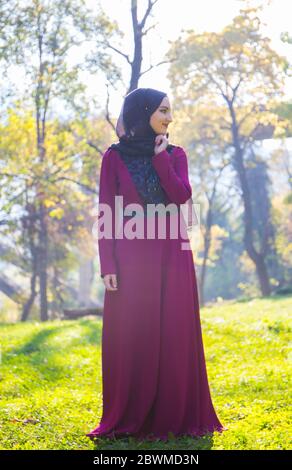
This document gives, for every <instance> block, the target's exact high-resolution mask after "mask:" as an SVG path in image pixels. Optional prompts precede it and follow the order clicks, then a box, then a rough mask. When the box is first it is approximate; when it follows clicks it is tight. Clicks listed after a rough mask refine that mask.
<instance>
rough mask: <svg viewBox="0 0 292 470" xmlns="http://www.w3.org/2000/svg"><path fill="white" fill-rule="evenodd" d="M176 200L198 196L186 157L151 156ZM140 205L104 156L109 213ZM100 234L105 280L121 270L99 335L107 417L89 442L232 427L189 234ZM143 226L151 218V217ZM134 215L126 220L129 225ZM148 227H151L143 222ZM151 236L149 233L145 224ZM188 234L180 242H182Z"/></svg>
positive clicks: (103, 199) (118, 165)
mask: <svg viewBox="0 0 292 470" xmlns="http://www.w3.org/2000/svg"><path fill="white" fill-rule="evenodd" d="M152 163H153V165H154V167H155V170H156V171H157V173H158V175H159V179H160V182H161V185H162V187H163V189H164V190H165V192H166V194H167V196H168V198H169V201H170V202H173V203H175V205H177V207H179V205H180V204H183V203H185V202H186V201H187V200H188V199H189V198H190V196H191V193H192V188H191V186H190V183H189V178H188V163H187V156H186V153H185V151H184V149H183V148H182V147H178V146H176V147H175V148H174V150H173V152H172V153H171V154H169V153H168V152H167V151H166V150H164V151H162V152H160V153H159V154H157V155H154V156H153V157H152ZM115 195H122V196H123V206H124V207H125V206H126V205H128V204H130V203H138V204H142V200H141V198H140V196H139V194H138V192H137V190H136V187H135V185H134V182H133V180H132V179H131V175H130V172H129V171H128V168H127V166H126V165H125V163H124V162H123V160H122V159H121V157H120V154H119V153H118V151H117V150H114V149H108V150H107V151H106V152H105V154H104V156H103V159H102V166H101V173H100V193H99V202H100V203H107V204H109V205H110V207H111V208H112V222H113V227H114V223H115V222H114V220H115V219H114V217H115V206H114V202H115ZM154 217H155V238H152V239H151V238H146V236H145V237H144V238H140V239H139V238H136V239H135V238H133V239H128V238H127V237H123V238H118V237H114V238H113V239H105V238H100V239H99V240H98V244H99V257H100V266H101V275H102V276H103V275H105V274H114V273H116V274H117V282H118V289H117V290H116V291H108V290H106V291H105V297H104V312H103V329H102V380H103V414H102V417H101V420H100V422H99V425H98V426H97V427H96V428H95V429H93V430H92V431H91V432H89V433H88V434H86V435H87V436H88V437H89V438H91V439H94V438H95V437H102V436H107V437H118V436H127V435H132V436H134V437H136V438H138V439H143V438H144V439H150V440H151V439H158V438H160V439H162V440H167V439H168V437H169V435H168V433H169V432H171V433H173V434H174V435H175V436H182V435H192V436H201V435H204V434H206V433H209V432H213V431H218V432H222V431H223V430H225V429H228V428H226V427H224V426H223V425H222V424H221V423H220V421H219V419H218V417H217V415H216V412H215V409H214V406H213V404H212V400H211V395H210V390H209V384H208V377H207V370H206V363H205V356H204V348H203V340H202V331H201V324H200V312H199V302H198V291H197V281H196V274H195V269H194V261H193V255H192V251H191V250H190V249H181V247H182V245H181V243H182V242H186V239H185V236H186V235H185V234H186V233H187V232H184V233H183V235H180V230H179V236H178V237H176V238H173V237H171V236H170V223H171V220H173V219H174V218H176V220H177V221H178V224H179V226H180V224H181V223H183V224H184V222H182V221H181V219H179V218H178V216H177V215H175V214H172V215H170V216H169V217H166V237H165V238H158V237H157V234H158V231H157V227H158V225H157V220H158V216H156V215H155V216H154ZM144 220H145V219H144ZM129 221H130V217H127V216H124V217H123V224H122V226H123V228H124V227H125V225H126V224H127V223H129ZM145 227H146V223H145ZM144 235H147V233H146V228H145V230H144ZM182 237H183V238H182Z"/></svg>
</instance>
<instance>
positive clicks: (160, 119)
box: [149, 96, 172, 134]
mask: <svg viewBox="0 0 292 470" xmlns="http://www.w3.org/2000/svg"><path fill="white" fill-rule="evenodd" d="M149 122H150V125H151V127H152V129H153V130H154V132H156V134H166V133H167V127H168V125H169V123H170V122H172V116H171V109H170V103H169V99H168V97H167V96H165V97H164V98H163V100H162V101H161V103H160V105H159V107H158V108H157V109H156V111H154V113H153V114H152V115H151V118H150V121H149Z"/></svg>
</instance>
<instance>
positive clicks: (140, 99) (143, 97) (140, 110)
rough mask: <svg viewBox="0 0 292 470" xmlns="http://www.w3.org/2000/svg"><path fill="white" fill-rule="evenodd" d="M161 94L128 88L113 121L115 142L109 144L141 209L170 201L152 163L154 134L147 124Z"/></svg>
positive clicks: (162, 96)
mask: <svg viewBox="0 0 292 470" xmlns="http://www.w3.org/2000/svg"><path fill="white" fill-rule="evenodd" d="M165 96H167V94H166V93H164V92H162V91H159V90H155V89H153V88H136V89H135V90H133V91H132V92H130V93H129V94H128V95H127V96H126V97H125V99H124V103H123V106H122V110H121V113H120V116H119V119H118V122H117V127H116V132H117V135H118V137H119V143H118V144H112V145H111V146H110V147H109V148H111V149H115V150H118V152H119V154H120V156H121V158H122V160H123V161H124V163H125V164H126V166H127V168H128V170H129V173H130V175H131V177H132V180H133V182H134V184H135V186H136V189H137V191H138V193H139V195H140V197H141V199H142V201H143V204H144V209H145V210H147V204H158V203H163V204H164V205H167V204H168V203H169V202H170V201H169V199H168V197H167V194H166V193H165V191H164V189H163V188H162V186H161V184H160V179H159V176H158V174H157V172H156V170H155V168H154V166H153V164H152V157H153V156H154V147H155V138H156V136H157V135H158V134H156V132H155V131H154V130H153V129H152V127H151V125H150V117H151V115H152V114H153V113H154V111H156V109H157V108H158V107H159V105H160V103H161V101H162V100H163V98H164V97H165ZM167 137H168V134H167ZM173 148H174V145H171V144H169V145H168V146H167V148H166V150H167V151H168V152H169V153H170V152H171V151H172V150H173Z"/></svg>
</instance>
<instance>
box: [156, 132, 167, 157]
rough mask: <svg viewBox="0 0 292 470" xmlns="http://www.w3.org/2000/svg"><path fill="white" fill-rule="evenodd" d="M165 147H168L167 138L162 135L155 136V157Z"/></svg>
mask: <svg viewBox="0 0 292 470" xmlns="http://www.w3.org/2000/svg"><path fill="white" fill-rule="evenodd" d="M167 146H168V139H167V137H166V136H165V135H164V134H159V135H157V136H156V138H155V147H154V153H155V155H157V154H158V153H160V152H162V151H163V150H165V149H166V147H167Z"/></svg>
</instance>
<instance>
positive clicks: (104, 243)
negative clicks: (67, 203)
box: [98, 150, 117, 277]
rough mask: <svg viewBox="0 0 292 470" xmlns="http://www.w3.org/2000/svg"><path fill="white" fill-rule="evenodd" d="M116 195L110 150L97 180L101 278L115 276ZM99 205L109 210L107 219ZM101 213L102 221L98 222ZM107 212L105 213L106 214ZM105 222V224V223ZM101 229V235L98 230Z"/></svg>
mask: <svg viewBox="0 0 292 470" xmlns="http://www.w3.org/2000/svg"><path fill="white" fill-rule="evenodd" d="M116 194H117V180H116V172H115V160H114V158H113V153H112V151H111V150H107V151H106V152H105V153H104V155H103V158H102V163H101V169H100V179H99V211H98V212H99V220H98V231H99V236H98V248H99V259H100V271H101V274H100V275H101V277H104V276H105V274H116V273H117V266H116V259H115V238H114V237H115V195H116ZM100 204H106V205H107V206H108V208H109V209H108V211H109V210H110V211H111V212H110V214H111V215H110V217H109V219H105V217H106V213H105V212H104V210H103V208H102V207H101V206H100ZM101 213H102V218H103V219H104V220H103V221H102V220H100V218H101ZM108 213H109V212H107V214H108ZM105 220H106V222H105ZM110 220H111V233H109V237H108V238H103V235H102V233H103V232H105V223H106V224H108V223H109V221H110ZM104 222H105V223H104ZM101 227H103V231H102V233H100V229H101Z"/></svg>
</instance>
